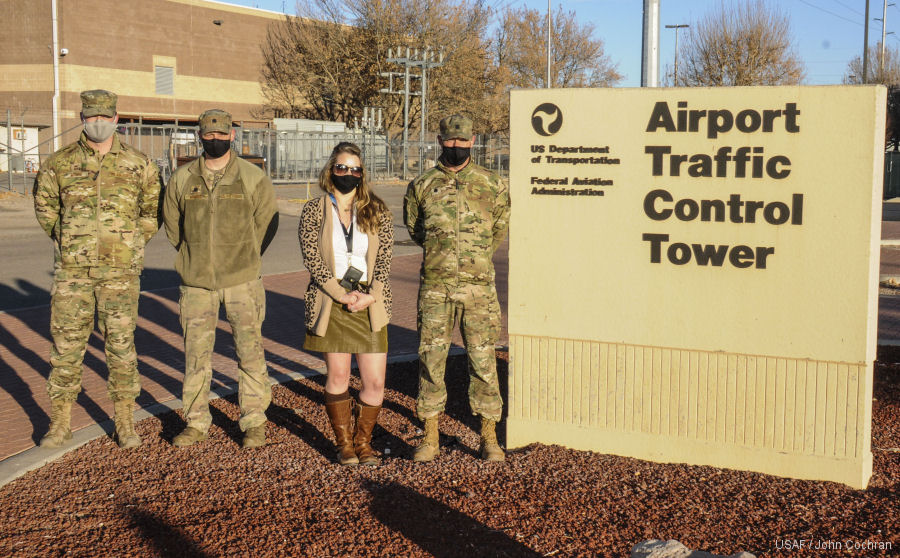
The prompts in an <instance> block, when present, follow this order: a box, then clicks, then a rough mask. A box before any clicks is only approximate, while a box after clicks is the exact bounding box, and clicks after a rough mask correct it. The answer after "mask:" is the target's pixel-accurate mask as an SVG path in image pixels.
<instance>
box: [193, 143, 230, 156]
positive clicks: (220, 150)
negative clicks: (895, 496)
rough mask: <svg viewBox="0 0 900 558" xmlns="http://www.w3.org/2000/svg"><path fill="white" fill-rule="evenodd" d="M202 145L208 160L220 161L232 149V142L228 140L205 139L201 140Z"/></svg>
mask: <svg viewBox="0 0 900 558" xmlns="http://www.w3.org/2000/svg"><path fill="white" fill-rule="evenodd" d="M200 143H202V144H203V153H205V154H206V157H207V158H208V159H218V158H219V157H221V156H222V155H225V154H226V153H228V150H229V149H231V140H227V139H209V140H208V139H203V138H200Z"/></svg>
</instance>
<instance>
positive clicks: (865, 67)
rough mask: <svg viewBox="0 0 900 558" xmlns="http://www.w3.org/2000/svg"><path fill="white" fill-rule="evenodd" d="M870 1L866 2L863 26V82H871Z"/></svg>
mask: <svg viewBox="0 0 900 558" xmlns="http://www.w3.org/2000/svg"><path fill="white" fill-rule="evenodd" d="M868 76H869V0H866V24H865V25H864V26H863V67H862V82H863V83H868V82H869V77H868Z"/></svg>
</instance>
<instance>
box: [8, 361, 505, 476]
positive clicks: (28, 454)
mask: <svg viewBox="0 0 900 558" xmlns="http://www.w3.org/2000/svg"><path fill="white" fill-rule="evenodd" d="M497 348H498V349H505V347H497ZM465 352H466V351H465V349H463V348H462V347H451V348H450V356H456V355H461V354H465ZM418 358H419V355H418V354H417V353H403V354H399V355H391V356H388V359H387V362H388V364H394V363H398V362H410V361H413V360H416V359H418ZM324 374H325V367H320V368H314V369H310V370H304V371H302V372H274V373H269V383H270V384H272V385H273V386H274V385H280V384H284V383H287V382H290V381H293V380H297V379H300V378H311V377H313V376H316V375H324ZM237 392H238V384H236V383H235V384H229V385H227V386H219V387H217V388H213V389H212V390H211V391H210V397H209V398H210V400H212V399H219V398H222V397H228V396H229V395H234V394H236V393H237ZM180 408H181V400H180V399H172V400H170V401H166V402H165V403H157V404H155V405H151V406H149V407H145V408H142V409H138V410H136V411H135V412H134V421H135V423H138V422H140V421H142V420H144V419H147V418H151V417H155V416H158V415H161V414H163V413H168V412H169V411H174V410H176V409H180ZM114 429H115V426H114V424H113V420H112V419H107V420H105V421H103V422H98V423H96V424H92V425H90V426H86V427H84V428H81V429H79V430H76V431H74V432H72V440H71V441H70V442H69V443H68V444H67V445H66V446H64V447H61V448H55V449H44V448H41V447H40V446H35V447H33V448H31V449H27V450H25V451H23V452H21V453H17V454H16V455H12V456H10V457H7V458H6V459H4V460H2V461H0V487H2V486H6V485H7V484H9V483H11V482H12V481H14V480H16V479H17V478H19V477H21V476H22V475H24V474H25V473H27V472H28V471H33V470H34V469H39V468H41V467H43V466H44V465H46V464H48V463H50V462H52V461H56V460H57V459H59V458H60V457H62V456H63V455H65V454H67V453H69V452H70V451H74V450H76V449H78V448H80V447H81V446H83V445H85V444H87V443H88V442H90V441H91V440H95V439H97V438H99V437H101V436H110V435H112V433H113V430H114Z"/></svg>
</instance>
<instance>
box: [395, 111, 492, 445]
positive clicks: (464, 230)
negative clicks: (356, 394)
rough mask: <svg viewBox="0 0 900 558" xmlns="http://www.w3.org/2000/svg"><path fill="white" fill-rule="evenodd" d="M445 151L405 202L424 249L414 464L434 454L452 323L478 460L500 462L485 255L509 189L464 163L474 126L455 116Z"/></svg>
mask: <svg viewBox="0 0 900 558" xmlns="http://www.w3.org/2000/svg"><path fill="white" fill-rule="evenodd" d="M440 129H441V133H440V135H439V136H438V141H439V142H440V143H441V146H442V148H443V151H442V154H441V158H440V160H439V162H438V164H437V166H435V167H434V168H432V169H431V170H428V171H426V172H425V173H424V174H422V175H421V176H419V177H418V178H416V179H415V180H413V181H412V182H411V183H410V185H409V188H408V189H407V191H406V197H405V199H404V211H403V213H404V221H405V223H406V228H407V229H408V230H409V235H410V237H411V238H412V239H413V241H415V242H416V244H418V245H419V246H422V247H423V248H424V251H425V257H424V261H423V263H422V274H421V285H420V288H419V303H418V325H419V337H420V341H419V396H418V400H417V414H418V416H419V418H420V419H421V420H423V421H424V422H425V436H424V438H423V439H422V442H421V443H420V445H419V447H418V448H417V449H416V452H415V455H414V459H415V460H416V461H431V460H432V459H434V458H435V457H436V456H437V454H438V451H439V449H438V415H440V413H441V412H442V411H443V410H444V406H445V404H446V402H447V390H446V386H445V385H444V371H445V368H446V361H447V353H448V351H449V350H450V337H451V333H452V331H453V327H454V325H455V323H456V321H457V320H458V321H459V322H460V327H461V329H462V333H463V339H464V340H465V345H466V351H467V353H468V355H469V376H470V380H469V405H470V407H471V409H472V412H473V413H474V414H476V415H481V454H482V457H483V458H484V459H487V460H489V461H503V459H504V455H503V450H502V449H501V448H500V446H499V444H498V443H497V436H496V429H495V427H496V423H497V421H499V420H500V415H501V413H502V411H503V400H502V399H501V397H500V386H499V383H498V380H497V362H496V358H495V356H494V346H495V345H496V343H497V341H498V338H499V335H500V304H499V303H498V302H497V290H496V288H495V287H494V264H493V262H492V261H491V257H492V256H493V254H494V251H495V250H496V249H497V246H498V245H499V244H500V243H501V242H502V241H503V238H504V237H505V236H506V229H507V227H508V225H509V207H510V204H509V190H508V189H507V187H506V185H505V184H504V183H503V181H502V180H501V179H500V177H499V176H497V175H496V174H495V173H492V172H490V171H488V170H486V169H484V168H483V167H480V166H478V165H476V164H475V163H473V162H471V160H470V149H471V147H472V145H473V144H474V140H475V137H474V135H473V134H472V121H471V120H470V119H469V118H467V117H465V116H461V115H458V114H457V115H453V116H450V117H447V118H445V119H444V120H442V121H441V123H440Z"/></svg>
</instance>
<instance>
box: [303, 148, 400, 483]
mask: <svg viewBox="0 0 900 558" xmlns="http://www.w3.org/2000/svg"><path fill="white" fill-rule="evenodd" d="M319 186H320V187H321V188H322V189H323V190H324V191H325V195H324V196H322V197H320V198H317V199H315V200H312V201H309V202H307V203H306V205H305V206H304V207H303V212H302V213H301V215H300V230H299V236H300V247H301V250H302V252H303V263H304V264H305V265H306V269H307V270H309V275H310V280H309V287H308V288H307V290H306V339H305V340H304V343H303V348H304V349H307V350H311V351H319V352H321V353H323V357H324V359H325V366H326V370H327V374H328V379H327V380H326V382H325V410H326V412H327V413H328V418H329V420H330V422H331V426H332V428H333V429H334V435H335V441H336V443H337V446H338V461H339V462H340V463H341V464H342V465H352V464H356V463H362V464H366V465H378V464H379V463H380V460H379V459H378V457H377V456H376V455H375V452H374V450H373V449H372V446H371V445H370V442H371V439H372V430H373V428H374V427H375V423H376V421H377V418H378V413H379V412H380V410H381V403H382V400H383V398H384V376H385V369H386V366H387V324H388V321H389V320H390V317H391V287H390V282H389V280H388V275H389V273H390V269H391V258H392V255H393V246H394V225H393V220H392V218H391V213H390V211H389V210H388V208H387V206H386V205H385V204H384V202H383V201H382V200H381V199H379V198H378V196H376V195H375V193H374V192H372V190H371V188H370V185H369V182H368V180H367V177H366V173H365V169H364V168H363V166H362V158H361V153H360V149H359V147H358V146H357V145H355V144H353V143H349V142H341V143H339V144H338V145H337V146H335V148H334V150H333V151H332V153H331V157H330V158H329V160H328V163H327V164H326V165H325V167H324V168H323V169H322V172H321V173H320V174H319ZM348 270H349V271H348ZM353 270H357V271H360V272H362V277H361V278H359V281H358V283H357V282H354V281H351V280H349V279H350V277H351V275H352V274H349V275H348V273H349V272H351V271H353ZM353 353H355V354H356V361H357V363H358V364H359V372H360V379H361V380H362V390H360V393H359V404H358V405H357V404H355V402H354V401H353V399H352V398H351V397H350V394H349V383H350V357H351V354H353ZM354 415H355V417H356V425H355V427H354V428H352V429H351V422H352V419H353V416H354Z"/></svg>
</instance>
